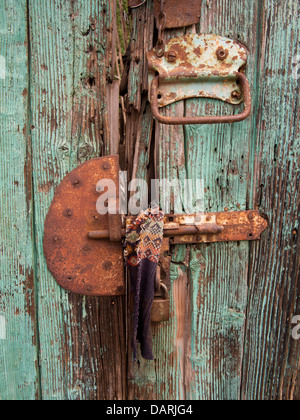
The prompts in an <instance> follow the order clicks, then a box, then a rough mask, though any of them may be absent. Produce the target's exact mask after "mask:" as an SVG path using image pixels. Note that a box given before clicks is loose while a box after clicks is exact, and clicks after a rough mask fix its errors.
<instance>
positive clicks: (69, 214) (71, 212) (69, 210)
mask: <svg viewBox="0 0 300 420" xmlns="http://www.w3.org/2000/svg"><path fill="white" fill-rule="evenodd" d="M63 214H64V216H65V217H72V216H73V211H72V210H71V209H66V210H64V212H63Z"/></svg>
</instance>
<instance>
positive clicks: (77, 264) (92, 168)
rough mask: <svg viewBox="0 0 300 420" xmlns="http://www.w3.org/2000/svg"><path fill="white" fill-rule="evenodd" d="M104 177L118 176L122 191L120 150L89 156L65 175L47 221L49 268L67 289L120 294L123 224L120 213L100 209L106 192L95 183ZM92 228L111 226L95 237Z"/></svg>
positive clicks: (97, 293)
mask: <svg viewBox="0 0 300 420" xmlns="http://www.w3.org/2000/svg"><path fill="white" fill-rule="evenodd" d="M101 179H110V180H112V181H114V183H115V185H116V187H117V197H118V188H119V158H118V156H109V157H105V158H98V159H93V160H90V161H88V162H85V163H83V164H82V165H80V166H79V167H78V168H76V169H75V170H74V171H72V172H71V173H69V174H68V175H67V176H66V177H65V178H64V180H63V181H62V183H61V184H60V185H59V187H58V188H57V190H56V192H55V196H54V199H53V202H52V204H51V207H50V209H49V212H48V215H47V218H46V221H45V231H44V254H45V258H46V261H47V265H48V268H49V270H50V272H51V273H52V274H53V276H54V277H55V279H56V281H57V282H58V284H59V285H60V286H62V287H63V288H64V289H67V290H69V291H71V292H75V293H79V294H82V295H92V296H116V295H122V294H124V292H125V290H124V269H123V266H124V264H123V248H122V244H121V236H120V235H121V233H120V226H121V224H120V217H119V216H118V215H112V216H110V217H109V215H104V216H102V215H100V214H99V213H98V212H97V210H96V202H97V200H98V198H99V197H100V195H101V194H100V193H99V192H97V190H96V186H97V184H98V182H99V181H100V180H101ZM116 204H117V203H116ZM116 227H117V232H116ZM90 230H104V231H105V230H107V231H108V235H107V237H106V238H104V239H103V240H101V241H93V240H91V239H90V238H89V237H88V234H87V232H88V231H90ZM110 239H111V240H110Z"/></svg>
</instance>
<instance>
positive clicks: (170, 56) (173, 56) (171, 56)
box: [167, 51, 177, 63]
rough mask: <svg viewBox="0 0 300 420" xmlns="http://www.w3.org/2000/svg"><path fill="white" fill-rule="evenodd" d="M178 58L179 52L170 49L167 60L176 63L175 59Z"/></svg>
mask: <svg viewBox="0 0 300 420" xmlns="http://www.w3.org/2000/svg"><path fill="white" fill-rule="evenodd" d="M176 59H177V54H176V52H175V51H169V52H168V55H167V60H168V61H169V63H174V61H176Z"/></svg>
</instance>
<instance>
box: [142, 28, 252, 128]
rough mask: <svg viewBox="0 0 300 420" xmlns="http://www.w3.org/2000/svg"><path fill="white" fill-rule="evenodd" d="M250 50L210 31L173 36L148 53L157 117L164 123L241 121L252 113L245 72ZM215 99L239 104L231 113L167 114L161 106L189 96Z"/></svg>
mask: <svg viewBox="0 0 300 420" xmlns="http://www.w3.org/2000/svg"><path fill="white" fill-rule="evenodd" d="M247 57H248V52H247V49H246V47H245V46H243V45H241V44H240V43H238V42H235V41H233V40H231V39H228V38H224V37H220V36H217V35H208V34H188V35H185V36H182V37H179V38H173V39H171V40H170V41H169V42H167V43H166V44H165V45H164V54H163V55H162V56H161V57H159V56H158V55H157V49H156V48H154V49H153V50H151V51H150V52H149V53H148V64H149V99H150V102H151V107H152V112H153V114H154V116H155V118H156V119H157V120H158V121H159V122H161V123H163V124H174V125H176V124H217V123H233V122H238V121H242V120H244V119H245V118H247V117H248V116H249V115H250V112H251V92H250V86H249V83H248V80H247V78H246V76H245V74H244V72H243V71H244V68H245V67H246V64H247ZM203 97H204V98H212V99H219V100H222V101H225V102H228V103H230V104H232V105H239V104H241V103H242V102H243V101H244V111H243V112H241V113H240V114H234V115H229V116H196V117H183V118H178V117H165V116H163V115H162V114H160V112H159V108H162V107H165V106H167V105H170V104H172V103H174V102H177V101H180V100H184V99H188V98H203Z"/></svg>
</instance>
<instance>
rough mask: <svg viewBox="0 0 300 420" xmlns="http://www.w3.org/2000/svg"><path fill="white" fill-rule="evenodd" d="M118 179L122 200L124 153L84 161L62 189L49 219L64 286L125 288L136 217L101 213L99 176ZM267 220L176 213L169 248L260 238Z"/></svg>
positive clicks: (251, 215) (50, 250)
mask: <svg viewBox="0 0 300 420" xmlns="http://www.w3.org/2000/svg"><path fill="white" fill-rule="evenodd" d="M102 179H105V180H107V179H108V180H112V181H113V182H114V184H115V186H116V197H114V198H112V200H111V201H110V203H109V205H110V206H111V205H112V204H115V206H116V208H118V201H119V158H118V156H107V157H105V158H98V159H93V160H90V161H88V162H85V163H83V164H82V165H80V166H79V167H78V168H76V169H75V170H73V171H72V172H70V173H69V174H68V175H67V176H66V177H65V178H64V179H63V181H62V183H61V184H60V185H59V187H58V188H57V190H56V192H55V195H54V199H53V201H52V204H51V206H50V209H49V212H48V215H47V217H46V221H45V229H44V254H45V258H46V262H47V265H48V268H49V270H50V272H51V273H52V274H53V276H54V277H55V279H56V281H57V282H58V284H59V285H60V286H62V287H63V288H65V289H67V290H69V291H71V292H75V293H79V294H82V295H90V296H116V295H122V294H124V293H125V287H124V261H123V246H122V238H123V237H125V233H126V226H127V225H128V224H130V223H132V221H133V219H134V217H133V216H128V217H123V218H121V216H120V215H119V214H118V213H117V214H106V215H100V214H99V213H98V212H97V201H98V199H99V197H100V195H101V194H102V193H103V192H104V191H102V192H99V191H98V190H97V185H98V184H99V181H100V180H102ZM266 228H267V221H266V220H265V219H264V218H263V217H262V216H261V215H260V214H259V212H258V211H255V210H252V211H238V212H220V213H197V214H191V215H186V214H172V215H166V216H165V220H164V240H163V247H162V249H163V250H164V251H166V250H168V249H169V247H170V245H173V244H197V243H209V242H211V243H213V242H229V241H253V240H258V239H260V236H261V233H262V232H263V231H264V230H265V229H266Z"/></svg>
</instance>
